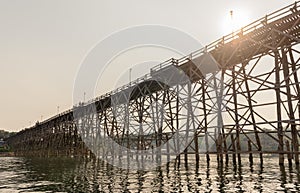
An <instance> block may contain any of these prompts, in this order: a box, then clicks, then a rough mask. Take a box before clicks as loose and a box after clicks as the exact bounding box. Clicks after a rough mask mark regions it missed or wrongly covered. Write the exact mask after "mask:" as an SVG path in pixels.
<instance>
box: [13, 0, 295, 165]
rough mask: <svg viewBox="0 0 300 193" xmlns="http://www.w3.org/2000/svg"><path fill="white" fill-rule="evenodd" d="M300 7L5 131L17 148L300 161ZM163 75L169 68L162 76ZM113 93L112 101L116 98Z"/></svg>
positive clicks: (44, 152) (21, 151)
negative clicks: (10, 133) (276, 157)
mask: <svg viewBox="0 0 300 193" xmlns="http://www.w3.org/2000/svg"><path fill="white" fill-rule="evenodd" d="M299 43H300V10H299V3H298V2H296V3H295V4H292V5H289V6H287V7H284V8H282V9H280V10H277V11H276V12H273V13H271V14H268V15H266V16H265V17H263V18H261V19H258V20H257V21H255V22H253V23H251V24H249V25H247V26H245V27H243V28H241V29H240V30H238V31H235V32H233V33H231V34H229V35H227V36H224V37H222V38H221V39H218V40H217V41H215V42H213V43H211V44H209V45H208V46H206V47H205V48H203V49H201V50H197V51H195V52H193V53H191V54H189V55H188V56H185V57H183V58H180V59H173V58H172V59H170V60H168V61H166V62H164V63H162V64H160V65H158V66H156V67H154V68H152V69H151V70H150V73H149V74H147V75H145V76H144V77H141V78H139V79H137V80H135V81H133V82H130V83H129V84H128V85H124V86H123V87H121V88H118V89H116V90H114V91H112V92H110V93H107V94H105V95H103V96H100V97H97V98H95V99H94V100H92V101H89V102H87V103H81V104H79V105H76V106H74V107H73V108H72V109H70V110H68V111H66V112H63V113H60V114H58V115H56V116H54V117H51V118H50V119H48V120H45V121H43V122H39V123H37V124H36V125H35V126H33V127H31V128H26V129H24V130H22V131H20V132H19V133H17V134H16V135H14V136H13V137H10V138H9V139H8V144H9V145H10V147H11V148H12V149H13V151H14V152H15V154H16V155H27V156H28V155H39V156H55V155H56V156H57V155H59V156H61V155H66V156H76V155H84V156H86V155H89V156H97V157H99V158H102V159H106V160H113V159H123V158H125V159H127V161H130V160H131V159H132V160H143V159H148V158H150V159H153V160H156V161H158V162H161V160H170V159H171V158H172V156H173V157H176V159H177V160H180V156H181V155H182V156H184V159H185V161H188V156H187V155H188V154H194V155H195V159H196V161H197V162H198V161H199V159H200V156H201V155H203V156H205V157H206V159H207V160H208V161H209V159H210V154H217V158H218V160H219V162H220V163H222V162H223V160H225V161H226V162H229V161H230V159H232V161H233V163H234V164H235V163H237V162H238V163H240V162H241V154H245V153H246V154H249V155H250V162H252V159H253V158H252V154H258V155H259V159H260V160H261V162H262V160H263V154H277V155H279V164H283V163H284V158H285V157H286V158H288V159H287V160H288V162H289V164H292V161H293V160H294V162H295V164H299V140H298V138H299V131H298V130H299V128H300V127H299V125H300V84H299V75H300V70H299V68H300V65H299V61H300V49H299ZM166 75H167V76H166ZM116 101H117V102H116Z"/></svg>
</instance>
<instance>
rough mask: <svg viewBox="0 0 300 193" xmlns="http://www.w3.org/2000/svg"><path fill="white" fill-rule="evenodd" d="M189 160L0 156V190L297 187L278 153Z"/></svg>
mask: <svg viewBox="0 0 300 193" xmlns="http://www.w3.org/2000/svg"><path fill="white" fill-rule="evenodd" d="M192 159H193V158H192V157H191V158H190V159H189V164H188V166H187V167H186V166H185V165H184V163H182V162H183V161H182V162H181V165H180V166H179V167H178V165H177V164H175V162H170V163H169V164H167V165H164V166H162V167H160V168H156V169H155V170H152V171H134V170H124V169H119V168H115V167H113V166H110V165H108V164H106V163H104V162H101V161H98V162H95V161H91V160H83V159H78V158H21V157H0V192H5V193H7V192H114V193H116V192H299V190H300V170H299V168H298V169H297V168H296V167H295V166H294V167H292V168H289V167H287V166H285V167H279V166H278V158H276V157H269V158H265V159H264V165H263V166H262V167H261V166H260V164H258V160H257V159H255V160H254V164H253V165H252V166H250V165H249V164H248V160H247V158H246V157H245V158H243V159H242V163H243V165H242V166H236V167H235V166H233V165H232V164H229V165H228V166H224V167H218V165H217V163H216V159H215V158H214V157H212V159H211V162H210V164H209V166H208V165H207V164H206V161H205V159H204V158H201V160H200V164H199V166H198V167H197V166H196V164H195V161H194V160H192Z"/></svg>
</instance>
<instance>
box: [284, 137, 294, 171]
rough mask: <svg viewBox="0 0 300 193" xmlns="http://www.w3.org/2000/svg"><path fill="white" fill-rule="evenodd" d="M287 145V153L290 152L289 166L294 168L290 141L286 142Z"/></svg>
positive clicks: (288, 154)
mask: <svg viewBox="0 0 300 193" xmlns="http://www.w3.org/2000/svg"><path fill="white" fill-rule="evenodd" d="M285 144H286V151H287V152H288V153H287V156H288V163H289V166H292V159H293V155H292V152H291V148H290V142H289V141H288V140H286V141H285Z"/></svg>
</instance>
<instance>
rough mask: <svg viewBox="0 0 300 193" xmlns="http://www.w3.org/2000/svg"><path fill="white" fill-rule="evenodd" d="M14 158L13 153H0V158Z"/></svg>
mask: <svg viewBox="0 0 300 193" xmlns="http://www.w3.org/2000/svg"><path fill="white" fill-rule="evenodd" d="M13 156H15V154H14V152H0V157H13Z"/></svg>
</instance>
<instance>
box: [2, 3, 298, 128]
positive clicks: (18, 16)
mask: <svg viewBox="0 0 300 193" xmlns="http://www.w3.org/2000/svg"><path fill="white" fill-rule="evenodd" d="M293 2H294V1H290V0H288V1H287V0H285V1H282V0H207V1H203V0H188V1H183V0H159V1H158V0H119V1H116V0H105V1H104V0H98V1H96V0H95V1H89V0H80V1H78V0H59V1H58V0H0V25H1V26H0V90H1V95H0V99H1V100H0V128H4V129H7V130H11V131H18V130H21V129H22V128H24V127H27V126H29V124H30V123H31V124H33V123H35V122H36V121H37V120H40V119H41V116H43V119H45V118H48V117H50V116H52V115H54V114H55V113H56V112H57V106H59V109H60V111H62V110H66V109H68V108H70V107H71V106H72V91H73V83H74V79H75V77H76V73H77V71H78V69H79V67H80V64H81V62H82V61H83V59H84V57H85V56H86V54H87V53H88V51H89V50H90V49H91V48H92V47H93V46H94V45H95V44H96V43H97V42H99V41H100V40H102V39H103V38H105V37H107V36H109V35H110V34H111V33H113V32H116V31H119V30H121V29H124V28H128V27H130V26H137V25H144V24H158V25H165V26H169V27H173V28H177V29H179V30H182V31H184V32H186V33H188V34H190V35H191V36H193V37H194V38H196V39H197V40H199V42H201V44H203V45H205V44H208V43H210V42H212V41H214V40H216V39H218V38H220V37H221V36H223V35H225V33H227V32H228V27H227V28H226V27H224V26H226V24H228V20H227V18H228V17H229V11H230V10H233V11H234V16H235V17H237V18H240V20H241V21H240V22H239V23H246V24H247V23H249V22H251V21H253V20H256V19H258V18H260V17H263V16H264V15H266V14H267V13H270V12H273V11H275V10H277V9H279V8H281V7H283V6H286V5H288V4H290V3H293ZM226 21H227V22H226ZM129 56H130V54H129ZM156 59H157V58H156ZM165 59H167V58H165ZM162 60H164V58H163V59H162ZM126 62H127V61H126V60H125V61H124V63H126ZM126 66H128V65H126V64H124V66H123V65H120V66H119V69H122V70H123V71H124V72H126V71H128V68H127V67H126ZM103 81H105V83H106V84H107V85H109V82H110V80H109V78H108V80H103Z"/></svg>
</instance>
